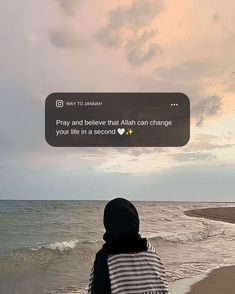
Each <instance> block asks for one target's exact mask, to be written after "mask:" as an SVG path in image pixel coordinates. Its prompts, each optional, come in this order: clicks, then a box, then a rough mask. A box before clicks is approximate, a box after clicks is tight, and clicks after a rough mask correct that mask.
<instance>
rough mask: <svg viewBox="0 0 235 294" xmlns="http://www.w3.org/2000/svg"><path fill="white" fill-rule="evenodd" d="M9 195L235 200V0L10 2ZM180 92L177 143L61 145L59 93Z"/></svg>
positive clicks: (4, 42)
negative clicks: (49, 111)
mask: <svg viewBox="0 0 235 294" xmlns="http://www.w3.org/2000/svg"><path fill="white" fill-rule="evenodd" d="M0 36H1V46H0V69H1V70H0V89H1V96H0V102H1V107H0V199H88V200H90V199H111V198H114V197H119V196H122V197H127V198H129V199H135V200H162V201H186V200H187V201H234V200H235V188H234V179H235V130H234V126H235V2H234V0H207V1H204V0H197V1H194V0H174V1H173V0H166V1H161V0H119V1H118V0H112V1H108V0H96V1H91V0H48V1H31V0H21V1H14V0H2V1H1V4H0ZM60 91H61V92H80V91H87V92H91V91H92V92H125V91H127V92H183V93H185V94H186V95H187V96H188V97H189V98H190V101H191V138H190V142H189V143H188V144H187V145H186V146H184V147H177V148H58V147H57V148H55V147H51V146H49V145H48V144H47V143H46V141H45V134H44V128H45V121H44V119H45V118H44V103H45V99H46V97H47V96H48V95H49V94H50V93H52V92H60Z"/></svg>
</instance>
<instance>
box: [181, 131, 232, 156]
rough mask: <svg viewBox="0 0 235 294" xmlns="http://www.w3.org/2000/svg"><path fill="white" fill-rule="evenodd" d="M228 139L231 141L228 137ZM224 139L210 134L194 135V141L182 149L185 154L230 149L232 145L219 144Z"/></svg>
mask: <svg viewBox="0 0 235 294" xmlns="http://www.w3.org/2000/svg"><path fill="white" fill-rule="evenodd" d="M228 139H231V138H230V137H229V138H228ZM221 142H224V138H221V137H218V136H214V135H210V134H197V135H194V141H193V142H190V143H189V144H188V145H187V146H185V147H184V149H185V150H186V151H187V152H194V151H212V150H216V149H224V148H231V147H233V146H234V144H230V143H221Z"/></svg>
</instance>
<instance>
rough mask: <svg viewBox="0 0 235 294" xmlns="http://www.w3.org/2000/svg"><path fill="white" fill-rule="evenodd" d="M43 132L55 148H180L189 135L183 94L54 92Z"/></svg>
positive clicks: (188, 106) (185, 102)
mask: <svg viewBox="0 0 235 294" xmlns="http://www.w3.org/2000/svg"><path fill="white" fill-rule="evenodd" d="M45 137H46V141H47V143H48V144H50V145H51V146H55V147H163V146H165V147H178V146H179V147H180V146H184V145H185V144H187V142H188V141H189V138H190V101H189V98H188V97H187V96H186V95H185V94H182V93H94V92H93V93H52V94H50V95H49V96H48V97H47V98H46V102H45Z"/></svg>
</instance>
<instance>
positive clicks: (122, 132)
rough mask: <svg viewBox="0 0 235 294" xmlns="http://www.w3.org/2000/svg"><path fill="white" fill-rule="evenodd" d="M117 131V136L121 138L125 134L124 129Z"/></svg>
mask: <svg viewBox="0 0 235 294" xmlns="http://www.w3.org/2000/svg"><path fill="white" fill-rule="evenodd" d="M117 131H118V134H119V135H121V136H122V135H123V134H124V133H125V129H124V128H122V129H117Z"/></svg>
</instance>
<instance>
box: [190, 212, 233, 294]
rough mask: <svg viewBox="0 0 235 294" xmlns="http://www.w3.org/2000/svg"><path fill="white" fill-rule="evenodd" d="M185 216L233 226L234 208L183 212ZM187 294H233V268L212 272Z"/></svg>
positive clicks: (223, 268) (222, 268)
mask: <svg viewBox="0 0 235 294" xmlns="http://www.w3.org/2000/svg"><path fill="white" fill-rule="evenodd" d="M185 214H186V215H187V216H191V217H204V218H207V219H211V220H215V221H223V222H228V223H234V224H235V207H218V208H205V209H195V210H189V211H185ZM234 229H235V227H234ZM187 293H188V294H235V266H227V267H221V268H218V269H216V270H214V271H212V272H211V273H209V274H208V275H207V277H206V278H205V279H203V280H201V281H199V282H197V283H196V284H194V285H193V286H192V287H191V290H190V291H189V292H187Z"/></svg>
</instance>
